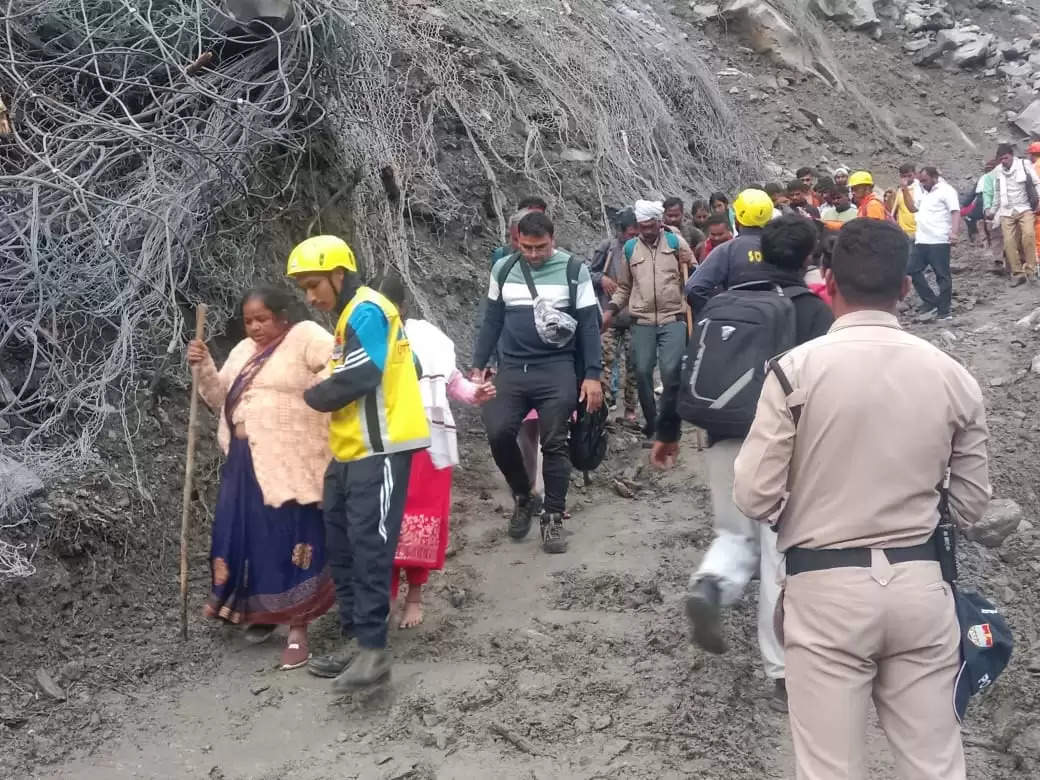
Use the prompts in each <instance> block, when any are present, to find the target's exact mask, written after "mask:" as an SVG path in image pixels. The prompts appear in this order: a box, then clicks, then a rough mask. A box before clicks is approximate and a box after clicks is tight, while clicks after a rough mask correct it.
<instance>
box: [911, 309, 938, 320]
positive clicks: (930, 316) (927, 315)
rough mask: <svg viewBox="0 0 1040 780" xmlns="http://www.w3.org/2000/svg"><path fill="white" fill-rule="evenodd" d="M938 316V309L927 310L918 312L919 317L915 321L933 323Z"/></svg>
mask: <svg viewBox="0 0 1040 780" xmlns="http://www.w3.org/2000/svg"><path fill="white" fill-rule="evenodd" d="M938 316H939V310H938V309H925V310H924V311H922V312H918V314H917V317H916V318H915V319H916V320H917V322H931V321H932V320H934V319H935V318H936V317H938Z"/></svg>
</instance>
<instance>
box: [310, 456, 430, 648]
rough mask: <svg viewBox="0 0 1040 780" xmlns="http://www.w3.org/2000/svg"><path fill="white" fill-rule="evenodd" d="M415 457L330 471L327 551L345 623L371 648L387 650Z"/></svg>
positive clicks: (364, 462)
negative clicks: (395, 574)
mask: <svg viewBox="0 0 1040 780" xmlns="http://www.w3.org/2000/svg"><path fill="white" fill-rule="evenodd" d="M411 470H412V453H411V452H404V453H398V454H395V455H373V456H372V457H370V458H364V459H363V460H356V461H352V462H350V463H340V462H339V461H336V460H334V461H332V463H330V464H329V468H328V470H327V471H326V472H325V495H324V506H325V547H326V551H327V555H328V560H329V570H330V571H331V573H332V580H333V582H335V584H336V601H337V603H338V605H339V619H340V625H341V626H342V628H343V633H344V634H346V635H347V636H355V637H357V640H358V644H360V645H361V646H362V647H367V648H380V647H386V629H387V619H388V618H389V615H390V573H391V571H392V570H393V565H394V553H395V552H396V551H397V538H398V537H399V536H400V534H401V518H402V517H403V516H404V502H405V498H406V496H407V495H408V475H409V474H410V473H411Z"/></svg>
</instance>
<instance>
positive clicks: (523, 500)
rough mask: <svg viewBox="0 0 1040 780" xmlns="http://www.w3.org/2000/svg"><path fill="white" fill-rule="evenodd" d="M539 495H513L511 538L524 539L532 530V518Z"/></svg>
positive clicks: (510, 524) (510, 520)
mask: <svg viewBox="0 0 1040 780" xmlns="http://www.w3.org/2000/svg"><path fill="white" fill-rule="evenodd" d="M537 500H538V498H537V496H535V495H533V494H530V493H529V494H528V495H526V496H513V516H512V517H510V518H509V529H508V531H507V533H508V534H509V538H510V539H516V540H517V541H519V540H520V539H524V538H526V537H527V534H529V533H530V532H531V518H532V517H533V516H534V507H535V503H536V501H537Z"/></svg>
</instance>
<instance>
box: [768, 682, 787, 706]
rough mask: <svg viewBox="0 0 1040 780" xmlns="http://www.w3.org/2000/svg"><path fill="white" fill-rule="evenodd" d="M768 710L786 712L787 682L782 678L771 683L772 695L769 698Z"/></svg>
mask: <svg viewBox="0 0 1040 780" xmlns="http://www.w3.org/2000/svg"><path fill="white" fill-rule="evenodd" d="M769 709H771V710H773V712H782V713H786V712H787V681H786V680H784V679H783V678H781V679H779V680H774V681H773V693H772V695H771V696H770V697H769Z"/></svg>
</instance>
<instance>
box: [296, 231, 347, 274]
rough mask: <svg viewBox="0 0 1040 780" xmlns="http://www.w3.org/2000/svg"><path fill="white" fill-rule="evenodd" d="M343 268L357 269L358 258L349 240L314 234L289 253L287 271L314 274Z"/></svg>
mask: <svg viewBox="0 0 1040 780" xmlns="http://www.w3.org/2000/svg"><path fill="white" fill-rule="evenodd" d="M333 268H342V269H344V270H345V271H357V260H356V259H355V258H354V252H353V250H352V249H351V248H350V247H349V246H348V245H347V242H346V241H344V240H343V239H342V238H337V237H336V236H314V237H312V238H308V239H307V240H306V241H302V242H300V243H299V244H297V245H296V248H295V249H293V251H292V252H290V253H289V265H288V267H287V268H286V269H285V273H286V274H287V275H289V276H296V275H297V274H313V273H324V272H325V271H331V270H332V269H333Z"/></svg>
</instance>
